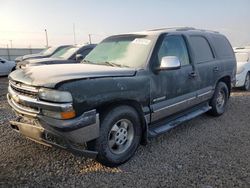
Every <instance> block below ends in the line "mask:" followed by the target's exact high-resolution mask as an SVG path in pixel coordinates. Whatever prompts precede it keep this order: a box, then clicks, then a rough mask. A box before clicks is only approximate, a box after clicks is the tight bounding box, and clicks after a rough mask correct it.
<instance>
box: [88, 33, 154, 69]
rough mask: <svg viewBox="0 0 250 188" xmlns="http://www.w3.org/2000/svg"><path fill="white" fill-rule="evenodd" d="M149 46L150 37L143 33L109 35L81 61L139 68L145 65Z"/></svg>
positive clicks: (150, 43) (150, 42)
mask: <svg viewBox="0 0 250 188" xmlns="http://www.w3.org/2000/svg"><path fill="white" fill-rule="evenodd" d="M151 46H152V41H151V39H149V37H147V36H145V35H126V36H114V37H109V38H107V39H105V40H104V41H102V42H101V43H100V44H99V45H97V46H96V47H95V48H94V49H93V50H92V51H91V52H90V53H89V54H88V55H87V56H86V57H85V59H84V60H83V63H84V62H85V63H93V64H100V65H103V64H106V65H109V66H118V67H132V68H139V67H143V66H144V65H145V63H146V61H147V58H148V54H149V52H150V49H151Z"/></svg>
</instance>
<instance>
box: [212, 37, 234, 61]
mask: <svg viewBox="0 0 250 188" xmlns="http://www.w3.org/2000/svg"><path fill="white" fill-rule="evenodd" d="M213 39H214V40H213V42H214V48H215V50H216V54H217V55H218V57H219V58H225V57H233V54H234V53H233V49H232V47H231V45H230V43H229V42H228V40H227V39H226V38H225V37H224V36H214V37H213Z"/></svg>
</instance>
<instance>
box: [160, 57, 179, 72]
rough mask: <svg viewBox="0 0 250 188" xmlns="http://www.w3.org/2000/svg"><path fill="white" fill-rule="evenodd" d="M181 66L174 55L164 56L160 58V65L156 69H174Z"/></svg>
mask: <svg viewBox="0 0 250 188" xmlns="http://www.w3.org/2000/svg"><path fill="white" fill-rule="evenodd" d="M180 67H181V63H180V60H179V58H178V57H176V56H165V57H163V58H162V59H161V64H160V67H159V68H157V69H158V70H175V69H179V68H180Z"/></svg>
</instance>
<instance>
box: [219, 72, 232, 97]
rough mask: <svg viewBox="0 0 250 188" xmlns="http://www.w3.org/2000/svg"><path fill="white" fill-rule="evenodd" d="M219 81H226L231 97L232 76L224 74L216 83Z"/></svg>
mask: <svg viewBox="0 0 250 188" xmlns="http://www.w3.org/2000/svg"><path fill="white" fill-rule="evenodd" d="M219 82H224V83H225V84H226V85H227V87H228V92H229V93H228V94H229V95H228V97H230V94H231V89H232V85H231V77H230V76H228V75H227V76H223V77H221V78H220V79H219V80H218V81H217V82H216V85H217V84H218V83H219Z"/></svg>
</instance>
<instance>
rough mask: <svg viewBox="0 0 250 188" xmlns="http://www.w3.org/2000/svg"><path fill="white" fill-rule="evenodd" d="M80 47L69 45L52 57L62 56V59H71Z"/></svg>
mask: <svg viewBox="0 0 250 188" xmlns="http://www.w3.org/2000/svg"><path fill="white" fill-rule="evenodd" d="M78 49H79V47H72V46H71V47H67V48H63V49H61V50H59V51H58V52H56V53H55V54H54V55H52V56H51V57H55V58H62V59H69V58H70V57H71V56H72V55H74V54H75V52H76V51H77V50H78Z"/></svg>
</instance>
